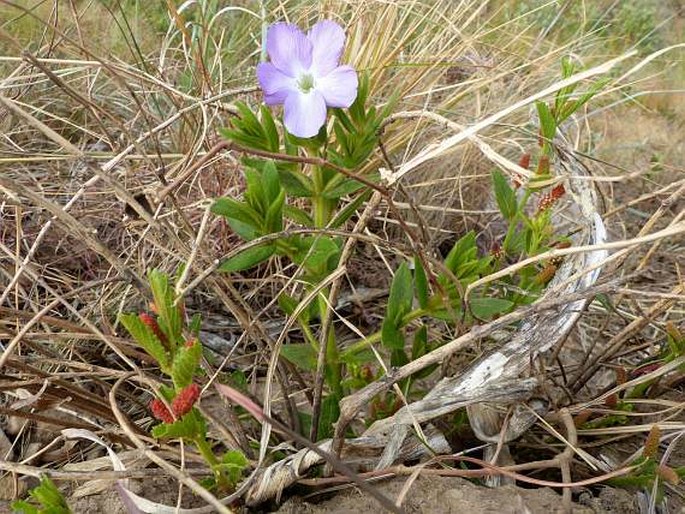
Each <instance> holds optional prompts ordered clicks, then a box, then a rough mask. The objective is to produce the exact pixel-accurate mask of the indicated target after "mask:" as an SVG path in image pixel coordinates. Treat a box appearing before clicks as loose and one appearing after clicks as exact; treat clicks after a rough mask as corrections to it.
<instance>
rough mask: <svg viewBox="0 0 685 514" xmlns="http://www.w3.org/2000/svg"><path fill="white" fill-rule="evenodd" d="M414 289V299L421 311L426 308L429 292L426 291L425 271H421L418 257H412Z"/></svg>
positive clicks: (421, 267) (421, 266) (421, 265)
mask: <svg viewBox="0 0 685 514" xmlns="http://www.w3.org/2000/svg"><path fill="white" fill-rule="evenodd" d="M414 287H415V289H416V299H417V300H418V301H419V306H420V307H421V308H422V309H426V308H427V307H428V298H429V295H430V292H429V290H428V279H427V278H426V271H425V270H424V269H423V264H421V259H419V258H418V257H414Z"/></svg>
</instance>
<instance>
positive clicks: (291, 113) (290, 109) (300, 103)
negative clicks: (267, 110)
mask: <svg viewBox="0 0 685 514" xmlns="http://www.w3.org/2000/svg"><path fill="white" fill-rule="evenodd" d="M283 110H284V113H283V122H284V123H285V128H287V129H288V132H290V133H291V134H292V135H294V136H297V137H314V136H315V135H317V134H318V133H319V130H320V129H321V127H322V126H323V124H324V123H326V102H325V101H324V99H323V96H322V95H321V93H319V92H318V91H316V90H315V89H313V90H312V91H310V92H309V93H302V92H300V91H293V92H291V93H288V96H287V97H286V99H285V103H284V104H283Z"/></svg>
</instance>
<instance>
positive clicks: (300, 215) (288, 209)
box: [283, 205, 314, 227]
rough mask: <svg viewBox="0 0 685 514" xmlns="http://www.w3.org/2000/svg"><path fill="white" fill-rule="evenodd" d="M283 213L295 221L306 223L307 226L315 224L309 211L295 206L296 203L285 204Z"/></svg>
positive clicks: (301, 223)
mask: <svg viewBox="0 0 685 514" xmlns="http://www.w3.org/2000/svg"><path fill="white" fill-rule="evenodd" d="M283 214H284V215H285V217H286V218H288V219H291V220H293V221H294V222H295V223H299V224H300V225H304V226H305V227H313V226H314V220H313V219H312V217H311V216H310V215H309V213H307V212H306V211H304V210H303V209H299V208H297V207H295V206H294V205H284V206H283Z"/></svg>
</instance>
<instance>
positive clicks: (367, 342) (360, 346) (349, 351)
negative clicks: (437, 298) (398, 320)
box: [342, 308, 429, 359]
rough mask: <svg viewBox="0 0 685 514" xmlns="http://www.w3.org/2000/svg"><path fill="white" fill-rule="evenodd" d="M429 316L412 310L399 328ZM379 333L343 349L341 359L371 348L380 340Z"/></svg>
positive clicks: (424, 311) (421, 310) (423, 312)
mask: <svg viewBox="0 0 685 514" xmlns="http://www.w3.org/2000/svg"><path fill="white" fill-rule="evenodd" d="M427 314H429V312H428V311H426V310H425V309H420V308H419V309H414V310H413V311H411V312H409V313H407V314H406V315H405V316H404V318H402V325H401V326H403V327H404V326H406V325H408V324H409V323H411V322H412V321H414V320H416V319H419V318H420V317H421V316H425V315H427ZM381 333H382V331H380V330H379V331H378V332H376V333H374V334H371V335H370V336H369V337H365V338H364V339H362V340H360V341H357V342H356V343H353V344H352V345H350V346H348V347H347V348H345V351H344V352H343V353H342V357H343V359H344V358H345V357H347V356H348V355H354V354H355V353H357V352H360V351H362V350H365V349H366V348H368V347H369V346H372V345H374V344H376V343H378V342H380V340H381Z"/></svg>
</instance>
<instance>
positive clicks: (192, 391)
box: [171, 384, 200, 418]
mask: <svg viewBox="0 0 685 514" xmlns="http://www.w3.org/2000/svg"><path fill="white" fill-rule="evenodd" d="M199 397H200V386H199V385H197V384H190V385H189V386H188V387H184V388H183V389H181V391H180V392H179V393H178V395H176V398H174V401H173V402H171V410H172V411H174V414H176V417H179V418H180V417H181V416H183V415H184V414H187V413H188V412H190V409H192V408H193V405H195V402H196V401H197V399H198V398H199Z"/></svg>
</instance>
